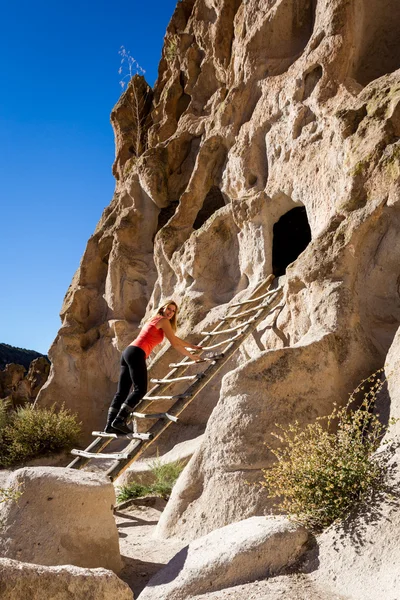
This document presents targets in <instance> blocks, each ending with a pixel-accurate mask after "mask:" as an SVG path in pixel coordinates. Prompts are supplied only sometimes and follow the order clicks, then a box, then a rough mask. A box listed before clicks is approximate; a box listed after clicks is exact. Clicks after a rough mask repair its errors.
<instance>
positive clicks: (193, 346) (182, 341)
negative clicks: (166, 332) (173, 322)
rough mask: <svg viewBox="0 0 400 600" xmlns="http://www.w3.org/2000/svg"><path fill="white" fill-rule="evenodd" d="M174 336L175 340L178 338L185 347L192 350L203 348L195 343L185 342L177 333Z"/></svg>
mask: <svg viewBox="0 0 400 600" xmlns="http://www.w3.org/2000/svg"><path fill="white" fill-rule="evenodd" d="M171 329H172V327H171ZM175 338H176V339H177V340H179V341H180V342H181V343H182V344H183V345H184V346H186V347H187V348H192V349H193V350H204V348H203V347H202V346H196V345H195V344H191V343H190V342H187V341H186V340H182V338H179V337H178V336H177V335H176V336H175Z"/></svg>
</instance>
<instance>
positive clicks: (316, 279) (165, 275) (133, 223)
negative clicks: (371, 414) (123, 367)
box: [37, 0, 400, 539]
mask: <svg viewBox="0 0 400 600" xmlns="http://www.w3.org/2000/svg"><path fill="white" fill-rule="evenodd" d="M399 25H400V7H399V3H398V2H397V0H387V1H386V2H384V3H382V2H379V1H378V0H371V1H369V0H368V2H367V0H357V1H356V2H353V3H351V2H348V1H347V0H318V1H316V2H311V1H309V0H298V1H297V0H296V1H295V0H277V1H273V0H268V1H267V2H264V3H260V2H259V1H258V0H246V1H244V0H243V1H240V0H237V2H236V1H235V2H230V1H227V0H214V1H213V2H210V1H209V0H183V1H182V2H179V3H178V5H177V7H176V11H175V13H174V16H173V18H172V20H171V23H170V24H169V26H168V30H167V34H166V38H165V45H164V49H163V55H162V59H161V62H160V69H159V78H158V81H157V83H156V85H155V88H154V96H153V108H152V110H151V115H150V116H149V118H150V119H151V122H152V125H151V127H150V129H149V131H148V147H147V149H145V150H144V152H143V154H142V155H141V156H140V157H139V158H137V157H135V159H134V160H133V158H132V157H129V152H128V151H129V136H131V131H126V132H125V133H124V127H123V125H124V123H123V118H125V117H124V116H123V114H122V113H121V121H120V122H119V121H118V118H119V117H118V116H116V120H114V127H115V132H116V143H117V148H116V155H117V163H118V172H117V176H118V181H117V186H116V192H115V195H114V198H113V200H112V202H111V204H110V206H109V207H108V208H107V209H106V210H105V212H104V214H103V216H102V219H101V221H100V223H99V225H98V227H97V229H96V231H95V233H94V235H93V237H92V238H91V239H90V240H89V242H88V245H87V249H86V251H85V253H84V256H83V258H82V262H81V265H80V268H79V270H78V271H77V273H76V275H75V277H74V279H73V281H72V283H71V286H70V289H69V290H68V292H67V295H66V298H65V302H64V306H63V309H62V314H61V317H62V327H61V329H60V331H59V334H58V336H57V338H56V340H55V342H54V344H53V346H52V348H51V350H50V353H49V354H50V357H51V360H52V363H53V368H52V372H51V375H50V378H49V381H48V383H47V385H45V386H44V388H43V389H42V391H41V392H40V394H39V396H38V400H37V402H38V404H41V405H49V404H52V403H53V402H54V401H57V402H60V403H61V402H65V404H66V406H67V407H69V408H71V409H72V410H74V411H76V412H78V413H79V418H80V419H81V420H83V421H84V424H85V431H86V433H87V432H89V431H90V430H92V429H94V428H97V427H100V426H102V425H103V424H104V418H105V411H106V408H107V405H108V404H109V402H110V399H111V397H112V394H113V392H114V390H115V382H116V379H117V376H118V360H119V352H120V351H121V349H122V348H123V347H124V345H125V344H126V343H129V341H130V340H131V339H132V337H133V336H134V335H135V333H136V332H137V327H138V325H139V323H140V321H141V320H142V319H143V318H146V317H147V316H148V315H149V314H150V313H151V312H152V311H153V310H154V308H155V307H156V306H157V305H158V304H159V303H160V302H162V301H163V300H165V299H167V298H169V297H171V296H173V297H174V298H175V299H176V300H177V301H178V303H179V304H180V305H181V308H182V310H181V317H182V321H181V322H182V323H183V326H181V328H180V329H179V335H181V336H182V337H185V336H187V335H193V336H194V337H196V336H197V335H198V333H199V332H200V331H201V330H202V329H203V325H204V322H205V321H207V322H208V323H212V322H215V320H216V319H217V317H218V316H221V314H222V313H223V311H224V310H225V309H226V308H227V305H228V303H229V302H231V301H232V300H233V299H235V298H236V299H237V298H240V297H241V296H242V295H243V294H245V293H246V290H247V291H248V290H249V289H250V288H252V287H254V286H256V285H257V284H258V283H259V282H260V280H262V279H263V278H265V277H266V276H267V275H269V274H270V273H271V272H273V273H274V274H276V275H283V274H284V273H283V271H285V267H286V284H285V288H284V298H283V303H282V304H283V305H282V306H280V308H279V310H278V309H277V310H276V312H275V313H274V314H273V315H271V316H270V317H269V318H268V319H266V321H265V323H263V324H261V325H260V327H259V328H258V330H257V332H255V334H254V336H253V339H251V340H249V341H248V342H246V344H245V346H244V347H243V348H242V351H241V353H240V356H239V357H238V359H237V363H235V364H232V365H231V367H232V369H234V370H232V372H231V373H228V374H227V375H226V377H225V379H224V381H223V386H222V389H221V394H220V389H219V386H215V387H214V388H213V389H212V388H211V389H210V392H209V395H208V396H207V401H208V403H209V404H208V407H209V410H208V411H204V414H202V419H204V418H205V416H206V415H207V416H208V414H210V413H211V416H210V420H209V423H208V426H207V431H206V434H205V438H204V443H203V444H202V447H201V449H200V450H198V451H197V452H196V454H195V455H194V457H193V458H192V459H191V461H190V463H189V465H188V466H187V468H186V470H185V473H184V474H183V476H182V478H181V480H180V482H179V484H178V486H177V487H176V488H175V490H174V493H173V495H172V498H171V501H170V503H169V505H168V509H167V511H166V512H165V514H164V516H163V519H162V523H161V524H160V534H161V532H163V534H164V535H175V534H177V532H179V535H181V536H182V537H184V538H185V539H191V538H192V537H194V536H198V535H203V534H205V533H207V532H209V531H211V530H212V529H213V528H217V527H221V526H224V525H226V524H228V523H230V522H233V521H236V520H238V519H243V518H246V517H250V516H253V515H257V514H258V515H259V514H263V513H265V512H266V511H268V510H269V505H268V500H267V498H266V497H265V496H263V495H262V494H263V492H262V491H260V490H258V489H256V488H251V489H250V491H249V487H248V485H247V483H246V482H247V481H249V480H250V481H257V480H258V479H259V478H260V469H261V468H263V467H268V465H269V464H270V461H271V456H270V455H268V454H267V452H266V449H265V446H264V442H265V441H269V439H270V433H271V430H272V428H273V427H274V423H275V422H278V421H279V422H283V423H284V422H288V420H290V419H294V418H298V420H299V421H300V422H302V423H306V422H309V421H312V420H313V419H314V418H315V417H316V416H318V415H321V414H323V413H325V414H326V413H327V412H330V410H331V408H332V403H333V401H337V402H338V403H339V404H343V403H344V402H346V400H347V397H348V394H349V393H350V392H351V391H352V389H353V388H354V387H355V386H356V385H357V383H358V382H359V381H360V380H361V379H362V378H364V377H366V376H368V375H369V374H370V373H371V372H372V371H374V370H375V369H377V368H378V367H381V366H382V364H383V362H384V359H385V356H386V353H387V351H388V349H389V347H390V345H391V343H392V340H393V338H394V335H395V333H396V330H397V329H398V326H399V323H400V308H399V302H398V280H399V277H400V267H399V265H400V242H399V240H400V236H399V232H400V161H399V156H400V155H399V137H400V125H399V110H400V109H399V107H400V72H399V70H396V69H399V67H400V43H399V37H398V28H399ZM119 107H121V106H120V105H119ZM124 114H125V113H124ZM302 207H303V209H304V210H303V211H302V213H301V214H302V215H303V217H304V218H305V221H304V220H302V221H300V220H299V222H298V227H299V229H300V231H299V236H297V234H293V235H292V234H289V233H288V232H287V231H286V233H285V231H284V232H283V233H282V234H281V243H280V244H278V243H277V241H278V238H279V235H278V233H277V226H278V224H279V223H278V222H279V220H280V219H281V218H282V217H283V216H284V215H287V213H288V212H289V211H291V210H292V209H296V208H297V209H298V208H302ZM305 232H307V233H308V232H310V236H311V242H310V243H309V245H308V246H307V247H305V244H304V243H303V244H300V245H297V244H296V242H297V241H298V240H297V237H299V238H301V239H303V236H302V235H300V234H301V233H305ZM304 239H305V237H304ZM285 246H286V247H289V248H288V249H289V250H290V251H291V252H290V253H289V254H288V255H286V253H285ZM277 248H278V250H277ZM277 253H278V254H279V256H277ZM287 256H290V259H288V258H287ZM296 256H298V258H297V259H296ZM289 264H291V266H288V265H289ZM168 362H169V361H168V357H167V356H166V355H165V354H163V355H162V356H161V358H160V363H162V365H166V364H168ZM236 367H237V368H236ZM157 368H158V367H157ZM219 397H220V401H219V403H218V404H217V402H218V398H219ZM214 406H215V408H214V410H213V407H214ZM211 411H212V412H211ZM173 432H174V430H173V428H172V427H170V428H169V430H168V439H169V443H170V444H172V443H173V441H174V437H173V436H174V433H173ZM197 433H198V432H197ZM162 443H163V444H164V442H162Z"/></svg>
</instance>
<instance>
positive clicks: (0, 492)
mask: <svg viewBox="0 0 400 600" xmlns="http://www.w3.org/2000/svg"><path fill="white" fill-rule="evenodd" d="M20 496H22V492H20V491H19V490H17V489H15V488H0V504H2V502H7V501H8V500H18V498H19V497H20Z"/></svg>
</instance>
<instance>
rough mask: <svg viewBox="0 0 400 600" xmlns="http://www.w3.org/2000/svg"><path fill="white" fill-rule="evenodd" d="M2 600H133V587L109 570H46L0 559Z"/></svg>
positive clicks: (64, 568)
mask: <svg viewBox="0 0 400 600" xmlns="http://www.w3.org/2000/svg"><path fill="white" fill-rule="evenodd" d="M0 594H1V598H2V600H22V599H27V600H28V599H29V600H43V598H49V600H50V599H51V600H70V599H71V598H73V599H74V600H133V594H132V592H131V590H130V589H129V587H128V586H127V585H126V584H125V583H123V582H122V581H121V580H120V579H118V577H117V576H116V575H114V573H112V572H111V571H107V570H106V569H83V568H79V567H73V566H72V565H65V566H62V567H44V566H40V565H33V564H28V563H23V562H18V561H16V560H10V559H8V558H0Z"/></svg>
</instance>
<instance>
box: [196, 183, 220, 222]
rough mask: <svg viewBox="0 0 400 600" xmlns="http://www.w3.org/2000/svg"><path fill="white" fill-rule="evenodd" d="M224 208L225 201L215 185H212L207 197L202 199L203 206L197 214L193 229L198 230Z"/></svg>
mask: <svg viewBox="0 0 400 600" xmlns="http://www.w3.org/2000/svg"><path fill="white" fill-rule="evenodd" d="M223 206H225V200H224V197H223V195H222V192H221V190H220V189H219V187H218V186H217V185H213V186H212V188H211V189H210V191H209V192H208V194H207V196H206V197H205V198H204V202H203V206H202V207H201V209H200V210H199V212H198V213H197V217H196V220H195V222H194V223H193V229H200V227H201V226H202V225H204V223H205V222H206V221H207V219H209V218H210V217H211V215H213V214H214V213H215V211H217V210H218V209H219V208H222V207H223Z"/></svg>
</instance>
